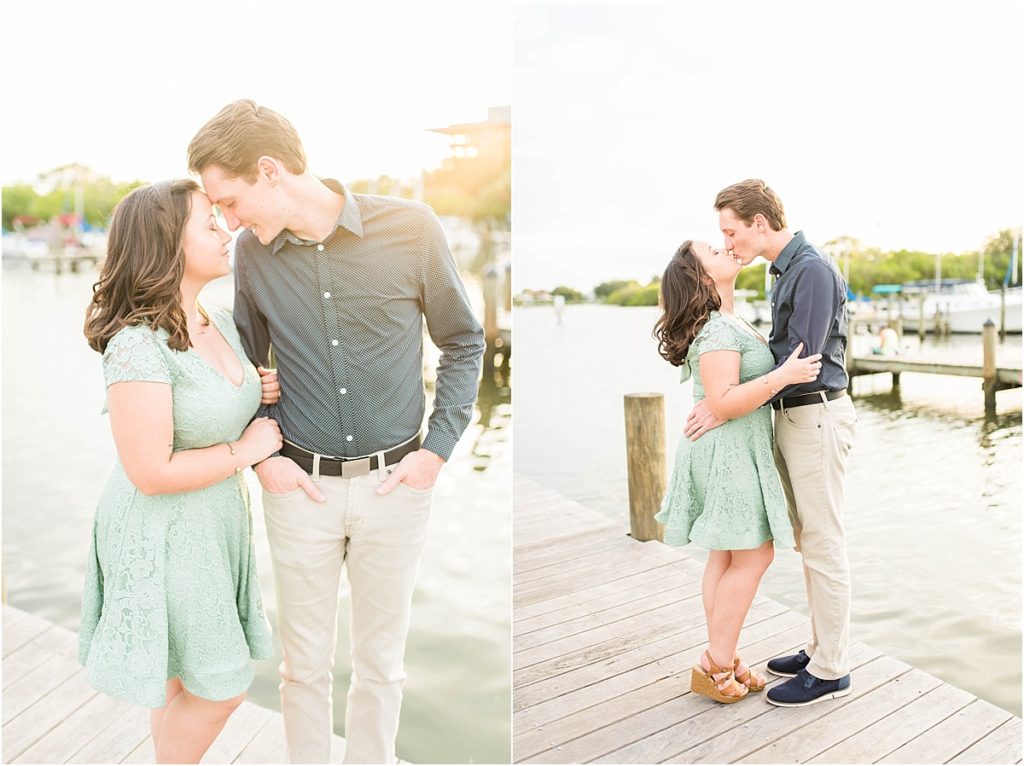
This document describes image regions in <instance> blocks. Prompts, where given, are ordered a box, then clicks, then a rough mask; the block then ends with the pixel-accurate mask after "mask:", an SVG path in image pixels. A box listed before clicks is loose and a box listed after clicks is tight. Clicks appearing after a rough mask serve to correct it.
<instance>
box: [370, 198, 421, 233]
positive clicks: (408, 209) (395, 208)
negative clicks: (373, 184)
mask: <svg viewBox="0 0 1024 766" xmlns="http://www.w3.org/2000/svg"><path fill="white" fill-rule="evenodd" d="M352 197H353V198H354V199H355V202H356V204H357V205H358V207H359V216H360V218H361V219H362V225H364V227H369V228H370V230H373V229H374V228H377V227H378V226H382V227H384V228H385V229H386V228H389V227H392V226H410V225H413V226H417V227H418V230H422V229H423V226H424V225H426V224H427V223H428V222H429V221H436V220H437V215H436V214H435V213H434V210H433V208H431V207H430V206H429V205H427V204H426V203H422V202H420V201H418V200H407V199H406V198H403V197H384V196H381V195H352Z"/></svg>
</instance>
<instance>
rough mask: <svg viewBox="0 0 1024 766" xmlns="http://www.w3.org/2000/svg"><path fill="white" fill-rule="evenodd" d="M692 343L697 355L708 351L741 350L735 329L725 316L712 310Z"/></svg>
mask: <svg viewBox="0 0 1024 766" xmlns="http://www.w3.org/2000/svg"><path fill="white" fill-rule="evenodd" d="M693 345H694V347H695V350H696V352H697V356H700V355H701V354H706V353H707V352H709V351H739V352H742V350H743V349H742V348H741V347H740V339H739V338H738V337H736V330H735V329H733V327H732V326H731V325H730V324H729V321H728V320H727V319H726V318H725V317H723V316H722V315H721V314H719V313H717V312H712V314H711V317H710V318H709V319H708V321H707V322H705V323H704V326H703V327H701V328H700V332H698V333H697V337H696V338H694V339H693Z"/></svg>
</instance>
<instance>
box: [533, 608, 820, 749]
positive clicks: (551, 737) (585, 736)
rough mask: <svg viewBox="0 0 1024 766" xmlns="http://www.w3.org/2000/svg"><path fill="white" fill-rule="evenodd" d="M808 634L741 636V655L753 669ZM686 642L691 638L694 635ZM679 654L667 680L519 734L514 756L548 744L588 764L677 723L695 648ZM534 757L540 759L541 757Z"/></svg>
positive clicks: (803, 629) (800, 629)
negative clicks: (556, 746)
mask: <svg viewBox="0 0 1024 766" xmlns="http://www.w3.org/2000/svg"><path fill="white" fill-rule="evenodd" d="M769 603H774V602H769ZM790 614H791V613H790ZM806 634H807V625H806V621H804V622H801V623H800V624H799V625H797V626H795V627H792V628H790V629H789V630H786V631H783V632H782V633H776V634H773V635H772V636H770V637H769V638H766V639H762V640H760V641H758V640H754V641H753V642H747V641H745V640H744V638H743V636H741V641H743V643H742V644H741V646H740V650H741V652H742V654H743V657H744V658H745V659H746V660H747V661H749V662H750V663H751V666H752V667H755V668H756V667H758V666H759V665H760V664H762V663H764V662H766V661H767V660H768V659H771V658H772V657H775V656H778V655H779V654H781V653H785V652H791V651H792V650H794V648H795V646H797V645H798V644H799V645H802V640H801V639H803V638H804V637H805V636H806ZM690 640H691V642H692V641H693V639H692V638H691V639H690ZM780 647H785V648H784V649H780ZM677 654H678V655H679V656H678V658H677V660H676V666H677V667H678V671H677V672H676V673H674V674H673V675H671V676H668V677H667V678H666V679H661V680H658V681H655V682H653V683H651V684H647V685H645V686H642V687H640V688H638V689H635V690H633V691H631V692H627V693H626V694H623V695H619V696H618V697H614V698H612V699H610V700H606V701H605V702H601V703H598V704H597V705H593V706H591V707H588V708H585V709H583V710H580V711H579V712H577V713H573V714H571V715H569V716H566V717H564V718H560V719H558V720H557V721H554V722H552V723H549V724H547V725H546V726H537V727H536V728H535V729H533V730H527V731H524V732H522V733H521V734H520V736H519V737H517V739H516V754H517V757H518V758H529V757H530V756H538V755H539V754H540V753H542V752H543V751H544V750H546V749H548V745H550V746H554V745H562V746H563V747H562V751H561V753H560V755H561V756H562V757H563V758H566V759H568V760H572V761H577V762H580V763H583V762H588V761H592V760H594V759H596V758H599V757H600V756H602V755H606V754H608V753H610V752H612V751H613V750H616V749H618V748H619V747H621V746H622V745H623V744H625V743H627V742H631V741H634V740H636V739H641V738H643V737H646V736H649V735H651V734H654V733H656V732H658V731H661V730H662V729H666V728H668V727H669V726H672V725H674V724H676V723H678V722H679V720H680V712H679V705H678V704H676V703H678V702H679V701H680V698H682V696H683V695H684V694H685V695H689V694H690V664H691V663H692V662H693V659H694V657H693V654H694V652H693V647H687V648H686V649H684V650H682V651H680V652H678V653H677ZM666 703H667V704H666ZM536 760H538V761H543V760H544V756H541V757H539V758H536Z"/></svg>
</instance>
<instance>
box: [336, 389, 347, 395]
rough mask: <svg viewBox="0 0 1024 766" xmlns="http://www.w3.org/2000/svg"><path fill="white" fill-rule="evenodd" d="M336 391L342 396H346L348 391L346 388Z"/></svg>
mask: <svg viewBox="0 0 1024 766" xmlns="http://www.w3.org/2000/svg"><path fill="white" fill-rule="evenodd" d="M338 390H339V391H340V392H341V393H343V394H347V393H348V389H347V388H341V389H338Z"/></svg>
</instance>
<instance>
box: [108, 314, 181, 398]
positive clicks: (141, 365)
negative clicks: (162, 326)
mask: <svg viewBox="0 0 1024 766" xmlns="http://www.w3.org/2000/svg"><path fill="white" fill-rule="evenodd" d="M162 342H163V341H161V340H160V339H159V338H158V337H157V336H156V334H155V333H154V332H153V331H152V330H150V329H149V328H148V327H125V328H124V329H122V330H121V331H119V332H118V333H117V335H115V336H114V337H113V338H111V339H110V342H109V343H108V344H107V350H106V351H105V352H104V353H103V377H104V379H105V380H106V383H107V386H108V387H109V386H111V385H113V384H114V383H124V382H127V381H146V382H149V383H170V382H171V371H170V369H169V368H168V367H167V359H166V358H165V357H164V354H163V351H162V350H161V348H160V344H161V343H162Z"/></svg>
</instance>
